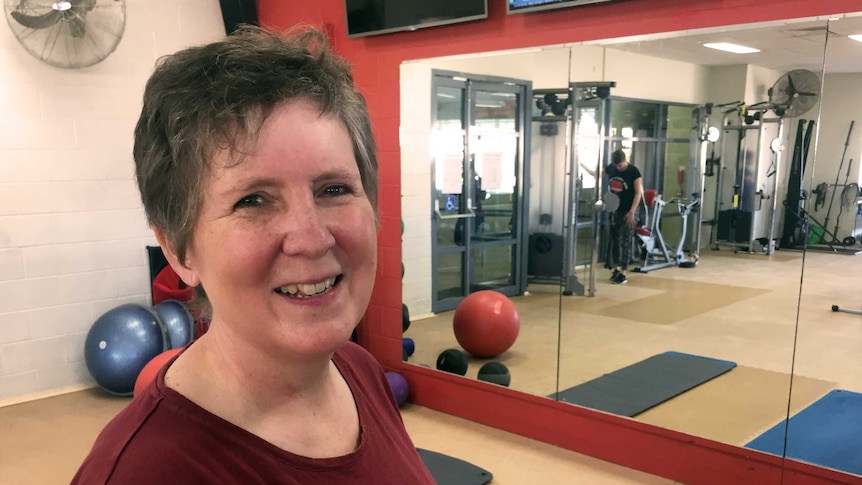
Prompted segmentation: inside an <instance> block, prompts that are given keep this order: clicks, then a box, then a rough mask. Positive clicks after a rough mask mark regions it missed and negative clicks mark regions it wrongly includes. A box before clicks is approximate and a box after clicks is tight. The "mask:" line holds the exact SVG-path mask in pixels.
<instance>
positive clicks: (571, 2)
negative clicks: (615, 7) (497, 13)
mask: <svg viewBox="0 0 862 485" xmlns="http://www.w3.org/2000/svg"><path fill="white" fill-rule="evenodd" d="M610 1H613V0H508V2H507V3H506V12H507V13H510V14H511V13H523V12H535V11H538V10H548V9H552V8H563V7H576V6H578V5H589V4H591V3H605V2H610Z"/></svg>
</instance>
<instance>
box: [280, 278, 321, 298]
mask: <svg viewBox="0 0 862 485" xmlns="http://www.w3.org/2000/svg"><path fill="white" fill-rule="evenodd" d="M333 285H335V278H328V279H326V280H324V281H321V282H320V283H315V284H310V285H306V284H300V285H287V286H282V287H280V288H278V289H277V290H276V291H278V292H279V293H282V294H285V295H290V296H294V297H297V298H307V297H310V296H315V295H319V294H321V293H325V292H326V291H327V290H329V289H330V288H332V287H333Z"/></svg>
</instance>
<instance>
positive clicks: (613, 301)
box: [0, 252, 862, 485]
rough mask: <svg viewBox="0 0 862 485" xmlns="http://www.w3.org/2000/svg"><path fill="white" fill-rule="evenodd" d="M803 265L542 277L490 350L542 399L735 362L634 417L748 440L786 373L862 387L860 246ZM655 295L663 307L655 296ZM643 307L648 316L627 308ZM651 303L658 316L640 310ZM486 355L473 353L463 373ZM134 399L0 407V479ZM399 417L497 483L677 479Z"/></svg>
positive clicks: (708, 261)
mask: <svg viewBox="0 0 862 485" xmlns="http://www.w3.org/2000/svg"><path fill="white" fill-rule="evenodd" d="M802 269H803V259H802V254H801V253H781V254H780V255H778V254H776V256H774V257H772V258H766V257H762V256H750V255H733V254H728V253H724V252H722V253H721V254H710V253H706V254H705V255H704V257H703V259H702V260H701V262H700V264H699V265H698V267H697V268H695V269H693V270H692V269H688V270H685V269H679V268H668V269H664V270H661V271H656V272H653V273H649V274H645V275H638V274H635V275H632V276H631V282H630V283H629V284H628V285H624V286H611V285H609V284H607V283H605V282H604V281H601V282H600V285H599V287H598V294H597V296H596V297H595V298H581V297H565V298H562V299H561V297H560V296H559V292H558V290H557V288H555V287H547V286H536V287H534V288H531V293H530V295H529V296H524V297H519V298H517V299H516V304H517V305H518V307H519V310H520V312H521V334H520V335H519V337H518V341H517V342H516V344H515V345H514V346H513V347H512V349H510V350H509V351H508V352H506V353H505V354H503V355H501V356H499V357H497V358H495V359H494V360H499V361H501V362H504V363H505V364H506V365H507V366H508V367H509V368H510V370H511V371H512V387H513V388H515V389H519V390H522V391H525V392H531V393H536V394H541V395H547V394H550V393H551V392H553V391H554V390H555V389H557V385H558V379H559V386H560V388H566V387H569V386H572V385H576V384H578V383H581V382H584V381H586V380H589V379H592V378H594V377H597V376H600V375H602V374H603V373H606V372H609V371H612V370H615V369H618V368H620V367H622V366H624V365H627V364H630V363H633V362H636V361H638V360H641V359H643V358H646V357H648V356H650V355H654V354H656V353H659V352H664V351H667V350H677V351H682V352H689V353H696V354H699V355H706V356H710V357H716V358H722V359H728V360H734V361H736V362H737V363H738V364H739V367H738V368H737V369H734V371H731V372H729V373H727V374H725V375H724V376H722V377H719V378H716V379H714V380H712V381H710V382H709V383H707V384H704V385H701V386H699V387H698V388H696V389H695V390H693V391H689V392H688V393H685V394H683V395H681V396H679V397H677V398H674V399H672V400H670V401H668V402H666V403H665V404H663V405H661V406H658V407H655V408H653V409H651V410H649V411H647V412H645V413H643V414H642V415H639V416H638V417H637V419H641V420H643V421H645V422H650V423H652V424H657V425H660V426H664V427H667V428H672V429H677V430H680V431H684V432H690V433H693V434H698V435H701V436H705V437H708V438H712V439H716V440H719V441H725V442H730V443H735V444H739V443H741V442H744V441H745V440H747V439H749V438H750V437H751V436H752V434H753V433H754V434H756V433H758V430H759V429H761V428H764V427H765V426H767V424H768V423H769V422H771V421H773V420H775V419H782V418H781V417H780V416H783V414H782V413H783V412H784V410H786V408H787V402H788V398H789V395H790V386H791V380H790V376H791V371H792V372H793V382H794V384H793V387H794V391H793V394H792V395H793V397H792V400H791V408H792V410H797V409H801V408H802V407H804V406H806V405H807V404H808V403H810V402H811V401H813V400H815V399H816V398H817V397H819V396H820V395H822V394H824V393H825V392H827V391H828V390H829V389H832V388H843V389H849V390H855V391H862V360H860V359H859V350H858V349H860V348H862V316H860V315H853V314H848V313H841V312H839V313H835V312H832V311H831V305H833V304H838V305H841V306H845V307H848V308H855V309H859V308H860V307H862V292H860V291H859V281H860V279H859V276H858V275H859V271H860V270H862V256H840V255H832V254H824V253H808V254H806V255H805V259H804V276H803V273H802ZM800 281H802V294H801V297H800V291H799V288H800ZM692 288H699V289H700V290H702V291H700V292H692V291H690V290H691V289H692ZM675 292H676V293H679V292H683V293H685V292H687V294H686V295H685V296H684V297H683V298H680V297H679V295H678V294H677V295H675V294H674V293H675ZM719 293H721V294H719ZM656 300H659V301H660V302H663V303H660V304H656V303H649V302H650V301H652V302H654V301H656ZM632 302H635V304H634V305H632ZM681 304H684V305H688V306H689V307H692V308H688V307H687V308H685V309H677V308H675V305H676V306H678V305H681ZM637 305H640V306H641V310H640V312H641V313H638V312H634V313H631V311H630V309H631V308H633V307H636V306H637ZM650 306H652V307H653V310H649V311H652V312H653V313H654V314H653V315H644V314H643V312H645V311H647V310H645V309H644V308H647V307H650ZM797 308H798V313H799V319H798V324H797V318H796V315H797ZM662 314H663V315H664V316H662ZM406 335H407V336H410V337H412V338H414V339H415V340H416V348H417V350H416V354H415V355H414V356H413V357H412V358H411V362H413V363H425V364H428V365H431V366H432V367H433V366H434V363H435V361H436V356H437V354H438V353H439V352H440V351H441V350H442V349H444V348H449V347H455V348H457V347H458V344H457V341H456V340H455V339H454V337H453V336H452V332H451V312H450V314H441V315H437V316H435V317H433V318H429V319H424V320H417V321H415V322H413V324H412V325H411V328H410V330H408V332H407V334H406ZM794 344H795V345H794ZM558 349H559V350H560V351H559V353H558ZM794 350H795V354H794ZM558 356H559V357H560V358H559V370H560V372H559V377H558V374H557V369H558ZM794 359H795V360H794ZM485 361H486V360H479V359H471V362H470V369H469V370H468V373H467V377H466V378H471V379H475V378H476V372H477V370H478V367H479V366H480V365H481V364H482V363H484V362H485ZM791 365H793V367H791ZM126 402H127V401H126V400H125V399H120V398H114V397H110V396H107V395H106V394H104V393H102V392H101V391H99V390H98V389H92V390H86V391H81V392H75V393H70V394H65V395H62V396H56V397H52V398H47V399H41V400H37V401H31V402H27V403H24V404H18V405H14V406H7V407H3V408H0V484H2V485H29V484H39V485H44V484H55V483H56V484H61V483H67V482H68V480H69V478H70V477H71V476H72V474H73V473H74V470H75V469H76V467H77V466H78V464H79V463H80V461H81V460H82V459H83V457H84V456H85V454H86V453H87V451H88V450H89V447H90V445H91V444H92V441H93V439H94V437H95V436H96V434H97V433H98V431H99V430H100V429H101V427H102V426H103V425H104V424H105V423H106V422H107V421H108V420H109V419H110V418H111V417H112V416H113V415H114V414H115V413H116V412H117V411H118V410H119V409H121V408H122V407H123V406H124V405H125V403H126ZM707 406H712V408H711V410H710V411H709V412H708V413H704V412H700V411H702V410H703V409H705V408H706V407H707ZM697 410H700V411H698V412H694V411H697ZM403 416H404V420H405V423H406V425H407V428H408V430H409V431H410V433H411V436H412V437H413V440H414V442H415V443H416V445H417V446H419V447H421V448H426V449H429V450H433V451H438V452H441V453H445V454H448V455H450V456H455V457H458V458H461V459H464V460H467V461H470V462H472V463H474V464H476V465H478V466H481V467H484V468H486V469H488V470H489V471H491V472H492V473H493V474H494V476H495V478H494V481H493V482H492V483H493V484H510V485H515V484H518V485H521V484H539V483H542V484H544V483H548V484H551V483H553V484H556V483H560V484H562V483H565V484H590V485H603V484H620V485H624V484H646V485H650V484H669V483H672V482H671V481H669V480H667V479H663V478H658V477H653V476H648V475H645V474H643V473H640V472H637V471H634V470H630V469H626V468H622V467H619V466H616V465H613V464H609V463H606V462H602V461H600V460H596V459H594V458H591V457H586V456H583V455H579V454H577V453H573V452H570V451H567V450H562V449H559V448H557V447H554V446H551V445H548V444H545V443H539V442H536V441H533V440H530V439H526V438H523V437H520V436H516V435H512V434H510V433H507V432H504V431H500V430H497V429H493V428H489V427H486V426H482V425H478V424H476V423H472V422H467V421H464V420H461V419H459V418H455V417H452V416H449V415H445V414H441V413H438V412H435V411H432V410H429V409H426V408H422V407H419V406H413V405H407V406H406V407H405V408H404V409H403ZM742 418H744V419H742Z"/></svg>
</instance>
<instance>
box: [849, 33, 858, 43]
mask: <svg viewBox="0 0 862 485" xmlns="http://www.w3.org/2000/svg"><path fill="white" fill-rule="evenodd" d="M847 37H850V38H851V39H853V40H855V41H856V42H862V34H853V35H848V36H847Z"/></svg>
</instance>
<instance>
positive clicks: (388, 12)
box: [344, 0, 488, 37]
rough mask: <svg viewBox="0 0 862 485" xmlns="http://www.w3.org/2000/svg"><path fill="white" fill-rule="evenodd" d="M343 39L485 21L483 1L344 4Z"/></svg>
mask: <svg viewBox="0 0 862 485" xmlns="http://www.w3.org/2000/svg"><path fill="white" fill-rule="evenodd" d="M344 5H345V10H346V12H347V36H348V37H362V36H366V35H377V34H387V33H389V32H398V31H404V30H416V29H420V28H425V27H434V26H437V25H445V24H452V23H456V22H467V21H470V20H479V19H484V18H487V17H488V1H487V0H345V1H344Z"/></svg>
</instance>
